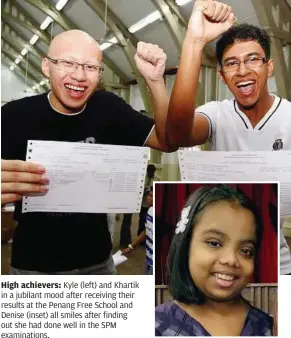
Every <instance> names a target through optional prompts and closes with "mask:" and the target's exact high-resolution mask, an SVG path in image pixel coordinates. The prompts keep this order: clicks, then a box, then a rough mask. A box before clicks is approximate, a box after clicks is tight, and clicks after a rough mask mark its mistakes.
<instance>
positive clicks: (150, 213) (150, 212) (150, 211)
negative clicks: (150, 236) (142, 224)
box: [148, 207, 153, 216]
mask: <svg viewBox="0 0 291 338" xmlns="http://www.w3.org/2000/svg"><path fill="white" fill-rule="evenodd" d="M148 215H150V216H153V207H150V208H149V210H148Z"/></svg>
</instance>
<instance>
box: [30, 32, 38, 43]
mask: <svg viewBox="0 0 291 338" xmlns="http://www.w3.org/2000/svg"><path fill="white" fill-rule="evenodd" d="M38 39H39V36H37V35H36V34H34V36H33V37H32V38H31V39H30V41H29V43H30V44H31V45H34V44H35V43H36V41H37V40H38Z"/></svg>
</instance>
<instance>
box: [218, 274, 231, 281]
mask: <svg viewBox="0 0 291 338" xmlns="http://www.w3.org/2000/svg"><path fill="white" fill-rule="evenodd" d="M214 276H215V277H216V278H220V279H224V280H229V281H231V280H234V276H229V275H225V274H222V273H215V274H214Z"/></svg>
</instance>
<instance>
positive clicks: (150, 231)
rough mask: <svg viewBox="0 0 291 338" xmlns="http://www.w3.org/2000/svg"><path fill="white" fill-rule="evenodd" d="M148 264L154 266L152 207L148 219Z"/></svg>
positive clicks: (146, 224) (146, 225)
mask: <svg viewBox="0 0 291 338" xmlns="http://www.w3.org/2000/svg"><path fill="white" fill-rule="evenodd" d="M145 227H146V262H147V264H148V265H149V266H153V208H152V207H150V208H149V210H148V213H147V218H146V223H145Z"/></svg>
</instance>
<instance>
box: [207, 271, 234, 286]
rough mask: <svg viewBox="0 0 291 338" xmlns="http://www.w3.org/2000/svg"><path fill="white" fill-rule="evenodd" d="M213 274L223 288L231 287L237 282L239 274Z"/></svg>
mask: <svg viewBox="0 0 291 338" xmlns="http://www.w3.org/2000/svg"><path fill="white" fill-rule="evenodd" d="M213 276H214V277H215V279H216V283H217V284H218V286H220V287H222V288H230V287H231V286H233V284H234V283H235V281H236V279H237V278H238V277H237V276H235V275H233V274H226V273H213Z"/></svg>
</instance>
